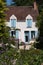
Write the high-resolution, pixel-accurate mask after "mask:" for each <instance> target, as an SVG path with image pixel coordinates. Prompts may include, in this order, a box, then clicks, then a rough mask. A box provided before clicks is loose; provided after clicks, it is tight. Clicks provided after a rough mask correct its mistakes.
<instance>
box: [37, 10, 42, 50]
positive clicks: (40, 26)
mask: <svg viewBox="0 0 43 65" xmlns="http://www.w3.org/2000/svg"><path fill="white" fill-rule="evenodd" d="M36 25H37V27H38V30H39V38H38V41H39V44H38V48H40V49H43V10H42V12H41V13H40V15H39V16H38V19H37V23H36Z"/></svg>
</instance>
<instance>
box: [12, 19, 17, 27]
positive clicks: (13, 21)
mask: <svg viewBox="0 0 43 65" xmlns="http://www.w3.org/2000/svg"><path fill="white" fill-rule="evenodd" d="M11 27H16V19H11Z"/></svg>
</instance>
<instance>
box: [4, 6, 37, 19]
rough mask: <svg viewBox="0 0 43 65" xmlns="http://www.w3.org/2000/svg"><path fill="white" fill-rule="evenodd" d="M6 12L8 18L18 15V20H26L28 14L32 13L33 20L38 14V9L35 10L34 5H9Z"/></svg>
mask: <svg viewBox="0 0 43 65" xmlns="http://www.w3.org/2000/svg"><path fill="white" fill-rule="evenodd" d="M7 8H8V10H7V11H6V12H5V14H7V15H6V20H9V19H10V17H11V16H12V15H15V16H16V17H17V20H25V19H26V16H28V15H31V16H32V17H33V20H36V18H37V16H38V10H34V8H33V7H32V6H9V7H7Z"/></svg>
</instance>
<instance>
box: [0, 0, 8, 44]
mask: <svg viewBox="0 0 43 65" xmlns="http://www.w3.org/2000/svg"><path fill="white" fill-rule="evenodd" d="M6 10H7V8H6V6H5V2H4V0H0V42H3V43H4V39H6V38H8V36H9V35H8V34H9V33H8V27H6V24H5V22H6V20H5V16H6V15H5V13H4V11H6Z"/></svg>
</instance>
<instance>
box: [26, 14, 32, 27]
mask: <svg viewBox="0 0 43 65" xmlns="http://www.w3.org/2000/svg"><path fill="white" fill-rule="evenodd" d="M32 21H33V19H32V17H31V16H30V15H28V16H27V17H26V23H27V27H30V28H31V27H32Z"/></svg>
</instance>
